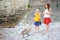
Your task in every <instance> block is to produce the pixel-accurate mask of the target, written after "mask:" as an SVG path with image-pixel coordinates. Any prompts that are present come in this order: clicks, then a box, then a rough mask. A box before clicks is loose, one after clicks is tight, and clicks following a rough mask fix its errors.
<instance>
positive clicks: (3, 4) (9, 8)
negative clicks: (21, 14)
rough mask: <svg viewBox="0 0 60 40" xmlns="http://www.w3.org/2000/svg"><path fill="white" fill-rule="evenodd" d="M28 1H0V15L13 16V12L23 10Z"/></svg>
mask: <svg viewBox="0 0 60 40" xmlns="http://www.w3.org/2000/svg"><path fill="white" fill-rule="evenodd" d="M28 3H29V0H0V14H2V13H3V14H6V15H9V14H14V13H15V10H18V9H20V10H25V9H27V5H28Z"/></svg>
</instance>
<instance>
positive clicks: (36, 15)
mask: <svg viewBox="0 0 60 40" xmlns="http://www.w3.org/2000/svg"><path fill="white" fill-rule="evenodd" d="M34 21H35V22H39V21H41V16H40V14H39V13H38V12H37V13H35V15H34Z"/></svg>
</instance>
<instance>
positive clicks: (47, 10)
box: [43, 3, 51, 32]
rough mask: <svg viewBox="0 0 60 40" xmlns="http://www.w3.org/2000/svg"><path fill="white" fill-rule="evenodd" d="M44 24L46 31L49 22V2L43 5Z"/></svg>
mask: <svg viewBox="0 0 60 40" xmlns="http://www.w3.org/2000/svg"><path fill="white" fill-rule="evenodd" d="M43 14H44V24H46V32H48V30H49V24H50V23H51V8H50V5H49V3H47V4H46V5H45V11H44V13H43Z"/></svg>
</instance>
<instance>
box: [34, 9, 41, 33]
mask: <svg viewBox="0 0 60 40" xmlns="http://www.w3.org/2000/svg"><path fill="white" fill-rule="evenodd" d="M34 25H35V26H36V27H35V31H36V32H38V31H39V25H41V15H40V12H39V9H36V13H35V14H34Z"/></svg>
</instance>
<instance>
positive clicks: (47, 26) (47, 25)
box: [46, 24, 49, 32]
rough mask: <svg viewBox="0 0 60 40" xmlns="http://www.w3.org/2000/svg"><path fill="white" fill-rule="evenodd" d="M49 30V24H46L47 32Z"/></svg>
mask: <svg viewBox="0 0 60 40" xmlns="http://www.w3.org/2000/svg"><path fill="white" fill-rule="evenodd" d="M48 31H49V24H46V32H48Z"/></svg>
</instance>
